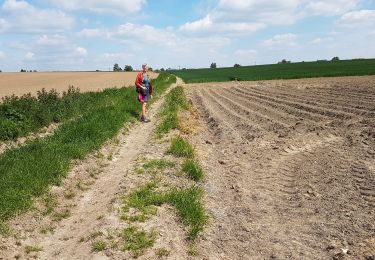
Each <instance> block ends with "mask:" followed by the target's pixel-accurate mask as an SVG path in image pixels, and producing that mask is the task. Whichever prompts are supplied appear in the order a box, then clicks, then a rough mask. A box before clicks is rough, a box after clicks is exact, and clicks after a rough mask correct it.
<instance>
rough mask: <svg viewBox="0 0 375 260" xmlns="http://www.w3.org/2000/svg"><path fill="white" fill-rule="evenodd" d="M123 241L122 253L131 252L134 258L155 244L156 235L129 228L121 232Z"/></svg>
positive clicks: (133, 227) (136, 228) (132, 227)
mask: <svg viewBox="0 0 375 260" xmlns="http://www.w3.org/2000/svg"><path fill="white" fill-rule="evenodd" d="M121 236H122V239H123V241H124V245H123V247H122V248H123V251H132V253H133V256H134V257H138V256H140V255H142V254H143V252H144V251H145V250H146V249H147V248H149V247H152V246H153V245H154V243H155V239H156V233H155V232H153V231H151V232H146V231H144V230H142V229H140V228H138V227H136V226H130V227H128V228H125V229H124V230H123V231H122V234H121Z"/></svg>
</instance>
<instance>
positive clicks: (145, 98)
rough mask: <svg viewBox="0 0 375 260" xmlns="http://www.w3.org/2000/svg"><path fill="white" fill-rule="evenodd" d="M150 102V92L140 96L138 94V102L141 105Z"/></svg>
mask: <svg viewBox="0 0 375 260" xmlns="http://www.w3.org/2000/svg"><path fill="white" fill-rule="evenodd" d="M149 100H150V92H149V91H147V93H146V95H142V94H141V93H138V101H139V102H141V103H145V102H146V103H147V102H148V101H149Z"/></svg>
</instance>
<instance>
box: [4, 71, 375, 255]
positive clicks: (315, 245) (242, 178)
mask: <svg viewBox="0 0 375 260" xmlns="http://www.w3.org/2000/svg"><path fill="white" fill-rule="evenodd" d="M179 83H181V82H179ZM185 90H186V93H187V95H188V97H189V98H190V99H191V101H192V103H193V105H194V106H195V107H196V108H197V109H198V111H199V116H200V117H199V118H200V119H199V121H200V128H199V131H198V132H197V134H196V135H193V136H191V137H190V141H191V142H192V143H193V144H194V146H195V148H196V150H197V153H198V155H199V156H198V157H199V161H200V162H201V164H202V166H203V167H204V169H205V174H206V178H205V181H204V182H203V188H204V190H205V197H204V203H205V208H206V210H207V213H208V215H209V221H208V224H207V226H206V228H205V230H204V231H203V233H202V234H201V236H200V238H199V239H198V242H197V251H198V253H199V254H198V256H191V255H189V254H188V251H189V245H188V243H187V241H186V239H185V237H186V232H185V230H184V228H183V226H182V225H181V223H179V221H178V219H177V218H176V216H175V214H174V210H173V208H171V207H169V206H166V205H163V206H162V207H159V210H158V213H157V215H156V216H155V217H153V218H152V219H151V220H150V221H147V222H146V223H144V224H141V225H142V227H143V228H144V229H146V230H153V229H154V230H156V232H157V239H156V242H155V245H154V247H153V248H151V249H148V250H147V251H146V252H145V254H144V255H143V256H141V257H139V259H157V258H158V256H157V252H160V251H158V250H160V249H166V250H167V251H168V252H169V256H167V257H165V258H166V259H374V257H375V132H374V129H375V119H374V118H375V77H347V78H327V79H306V80H288V81H265V82H230V83H210V84H192V85H186V86H185ZM161 104H162V100H159V101H158V102H156V103H155V104H154V105H153V108H152V110H151V112H150V114H151V119H152V122H151V123H150V124H140V123H138V124H136V125H135V126H133V127H132V128H130V130H126V128H124V130H123V132H122V133H121V134H120V135H119V136H118V137H117V139H115V140H113V141H112V142H110V143H108V144H107V145H105V147H103V149H101V151H100V152H98V153H97V154H94V155H92V156H89V157H88V158H87V159H85V160H84V161H83V162H76V164H75V165H74V167H73V169H72V171H71V172H70V173H69V175H68V177H67V178H66V180H65V181H64V183H63V184H62V185H61V186H59V187H57V186H56V187H52V189H51V191H50V193H49V195H47V197H46V198H42V199H39V200H37V201H36V203H35V204H36V206H35V208H36V209H35V210H32V211H30V212H28V213H26V214H23V215H21V216H19V217H17V218H15V219H14V220H12V222H11V223H10V227H11V228H12V230H13V231H12V233H11V236H10V237H7V238H0V259H16V258H18V259H33V258H35V259H131V258H132V254H131V253H129V252H125V253H124V252H122V251H121V250H119V249H118V248H117V249H116V242H118V241H112V242H113V245H112V244H110V243H111V242H110V239H109V238H110V237H116V232H118V230H121V229H122V228H124V227H126V226H127V225H128V224H127V223H125V222H124V221H122V220H121V198H122V196H123V195H124V194H128V193H129V192H130V191H132V190H134V189H135V188H136V187H139V185H142V184H144V183H147V182H149V181H150V179H149V176H147V175H142V174H141V175H140V174H137V173H136V172H135V170H134V169H135V167H136V166H137V164H138V163H139V161H144V158H147V159H161V158H163V159H168V160H175V159H173V158H170V156H169V155H167V154H166V150H167V147H168V143H169V142H168V140H166V142H160V141H158V140H156V139H155V137H154V134H153V130H154V128H155V125H156V121H157V118H156V117H155V114H156V112H157V111H158V109H159V108H160V107H161ZM162 174H163V175H162V177H163V181H162V182H163V183H164V184H165V185H167V184H168V183H169V184H170V183H174V184H175V185H180V186H190V185H192V184H191V182H189V180H187V179H186V178H183V177H181V176H179V174H178V169H170V170H167V171H166V172H163V173H162ZM49 197H51V198H56V200H57V202H56V205H52V206H53V207H52V209H51V210H50V211H51V212H48V210H49V208H48V201H50V200H49ZM97 240H104V241H107V245H108V248H107V249H106V250H104V251H102V252H96V251H93V243H94V242H95V241H97ZM117 246H118V245H117ZM27 249H29V252H28V253H27V252H26V251H27Z"/></svg>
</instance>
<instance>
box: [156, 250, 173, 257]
mask: <svg viewBox="0 0 375 260" xmlns="http://www.w3.org/2000/svg"><path fill="white" fill-rule="evenodd" d="M155 254H156V256H157V257H158V258H163V257H168V256H169V255H170V254H171V252H170V251H169V250H168V249H165V248H159V249H157V250H156V252H155Z"/></svg>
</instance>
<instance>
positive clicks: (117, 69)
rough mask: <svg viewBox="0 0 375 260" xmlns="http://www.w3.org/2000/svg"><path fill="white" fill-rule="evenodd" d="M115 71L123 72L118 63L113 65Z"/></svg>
mask: <svg viewBox="0 0 375 260" xmlns="http://www.w3.org/2000/svg"><path fill="white" fill-rule="evenodd" d="M113 71H122V69H121V67H120V66H119V65H118V64H117V63H115V65H113Z"/></svg>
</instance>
